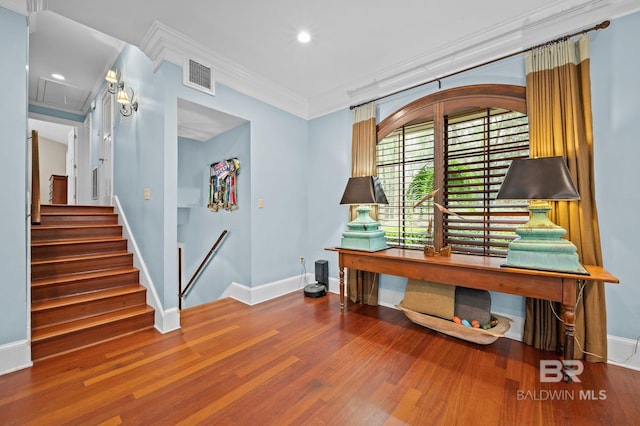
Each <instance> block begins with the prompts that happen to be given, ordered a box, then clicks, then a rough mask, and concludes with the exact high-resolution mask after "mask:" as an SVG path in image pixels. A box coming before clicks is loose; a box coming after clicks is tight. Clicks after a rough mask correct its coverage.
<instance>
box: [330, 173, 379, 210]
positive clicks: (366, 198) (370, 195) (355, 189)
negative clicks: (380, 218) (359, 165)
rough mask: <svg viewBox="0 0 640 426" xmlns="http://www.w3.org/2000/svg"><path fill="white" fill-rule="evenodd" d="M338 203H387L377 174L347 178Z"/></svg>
mask: <svg viewBox="0 0 640 426" xmlns="http://www.w3.org/2000/svg"><path fill="white" fill-rule="evenodd" d="M340 204H389V202H388V201H387V196H386V195H384V191H383V190H382V185H380V179H378V176H362V177H352V178H349V181H348V182H347V187H346V188H345V190H344V194H343V195H342V200H340Z"/></svg>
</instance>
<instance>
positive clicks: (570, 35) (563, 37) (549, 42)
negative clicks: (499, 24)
mask: <svg viewBox="0 0 640 426" xmlns="http://www.w3.org/2000/svg"><path fill="white" fill-rule="evenodd" d="M609 24H610V22H609V21H603V22H601V23H599V24H598V25H596V26H593V27H591V28H587V29H586V30H582V31H578V32H575V33H573V34H569V35H565V36H562V37H558V38H556V39H554V40H550V41H547V42H545V43H542V44H538V45H535V46H532V47H529V48H527V49H523V50H520V51H518V52H514V53H510V54H508V55H504V56H501V57H499V58H496V59H492V60H490V61H487V62H483V63H481V64H477V65H473V66H470V67H468V68H465V69H462V70H459V71H455V72H452V73H450V74H447V75H443V76H442V77H438V78H434V79H431V80H429V81H425V82H424V83H418V84H415V85H413V86H411V87H407V88H405V89H401V90H396V91H395V92H391V93H388V94H386V95H382V96H379V97H377V98H375V99H370V100H368V101H366V102H362V103H360V104H357V105H351V106H350V107H349V109H354V108H358V107H360V106H362V105H366V104H368V103H369V102H375V101H379V100H381V99H385V98H388V97H390V96H393V95H397V94H399V93H402V92H406V91H408V90H412V89H415V88H416V87H420V86H425V85H427V84H430V83H435V82H436V81H437V82H438V86H439V87H438V88H440V83H441V80H444V79H445V78H449V77H453V76H454V75H457V74H462V73H463V72H467V71H471V70H473V69H476V68H480V67H483V66H485V65H489V64H493V63H494V62H498V61H501V60H503V59H507V58H510V57H512V56H516V55H520V54H522V53H525V52H528V51H530V50H533V49H535V48H538V47H542V46H546V45H549V44H553V43H557V42H560V41H565V40H568V39H570V38H571V37H575V36H577V35H581V34H586V33H588V32H591V31H597V30H603V29H605V28H607V27H608V26H609Z"/></svg>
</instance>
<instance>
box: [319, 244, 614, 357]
mask: <svg viewBox="0 0 640 426" xmlns="http://www.w3.org/2000/svg"><path fill="white" fill-rule="evenodd" d="M326 250H329V251H335V252H338V267H339V273H340V311H342V312H344V308H345V300H344V268H351V269H355V270H359V271H368V272H378V273H381V274H387V275H397V276H401V277H407V278H414V279H419V280H426V281H433V282H438V283H443V284H451V285H459V286H463V287H470V288H477V289H480V290H491V291H497V292H501V293H509V294H516V295H519V296H526V297H534V298H537V299H546V300H551V301H553V302H560V303H561V304H562V306H563V308H564V309H563V310H564V334H565V337H566V339H565V345H564V359H573V332H574V327H575V305H576V297H577V295H576V290H577V286H578V285H579V284H583V283H586V282H592V281H603V282H607V283H616V284H617V283H619V280H618V279H617V278H616V277H614V276H613V275H611V274H610V273H609V272H607V271H605V270H604V269H603V268H602V267H600V266H591V265H584V267H585V268H586V269H587V271H589V275H580V274H571V273H564V272H544V271H536V270H532V269H518V268H503V267H501V266H500V264H501V263H503V262H504V259H502V258H497V257H486V256H472V255H464V254H452V255H451V257H442V256H435V257H426V256H425V255H424V253H423V252H422V251H421V250H406V249H398V248H390V249H386V250H382V251H377V252H373V253H372V252H366V251H358V250H349V249H343V248H339V247H338V248H328V249H326Z"/></svg>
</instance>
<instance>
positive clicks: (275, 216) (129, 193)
mask: <svg viewBox="0 0 640 426" xmlns="http://www.w3.org/2000/svg"><path fill="white" fill-rule="evenodd" d="M114 68H117V69H119V70H120V71H121V75H122V77H123V79H124V81H125V84H126V85H127V86H130V87H132V88H134V90H135V92H136V97H137V100H138V102H139V104H140V107H139V110H138V112H136V113H134V115H133V116H132V117H128V118H124V117H120V116H119V115H118V114H116V116H117V119H116V126H115V127H116V129H115V131H114V138H115V140H114V152H115V158H114V167H115V185H114V192H115V194H116V195H117V196H118V197H119V199H120V201H121V203H122V206H123V209H124V211H125V213H126V215H127V218H128V219H129V223H130V225H131V227H132V229H133V232H134V235H135V237H136V240H137V242H138V245H139V246H140V250H141V252H142V255H143V258H144V260H145V262H146V263H147V267H148V269H149V272H150V275H151V279H152V281H153V283H154V286H155V288H156V290H157V292H158V294H159V296H160V299H161V302H162V304H163V307H164V308H165V309H168V308H172V307H175V306H177V283H178V270H177V244H176V243H177V241H178V225H177V223H178V209H177V198H178V137H177V126H176V123H177V99H178V98H182V99H185V100H188V101H191V102H195V103H198V104H201V105H203V106H206V107H209V108H212V109H216V110H219V111H222V112H225V113H227V114H231V115H235V116H238V117H241V118H244V119H246V120H247V121H249V122H250V125H249V134H250V152H251V172H250V173H247V174H246V175H245V179H246V181H245V184H246V183H249V185H250V188H251V190H250V195H249V197H250V198H247V199H244V203H243V208H245V209H247V210H245V213H246V212H247V211H248V212H249V214H250V230H251V236H250V239H251V244H250V246H249V247H248V250H249V251H248V252H246V253H244V254H243V256H244V259H245V260H244V261H246V259H250V265H249V270H250V271H251V274H250V275H249V276H247V275H246V274H244V275H241V276H239V278H238V279H249V280H250V282H244V283H242V284H246V285H249V286H252V287H255V286H257V285H260V284H265V283H270V282H273V281H277V280H281V279H283V278H289V277H293V276H296V275H297V273H298V268H299V263H298V257H299V256H300V255H305V253H304V250H305V248H306V247H307V246H306V241H307V226H306V225H307V192H306V189H307V188H306V177H305V176H306V167H307V164H306V158H307V157H308V137H309V136H308V123H307V121H306V120H303V119H301V118H299V117H296V116H294V115H292V114H289V113H286V112H283V111H282V110H279V109H277V108H274V107H272V106H270V105H268V104H266V103H264V102H261V101H257V100H256V99H254V98H251V97H249V96H246V95H243V94H241V93H239V92H236V91H234V90H232V89H229V88H227V87H225V86H223V85H220V84H217V85H216V96H215V97H212V96H210V95H207V94H204V93H201V92H199V91H196V90H193V89H191V88H188V87H186V86H184V85H183V84H182V70H181V68H180V67H178V66H176V65H174V64H171V63H167V62H165V63H163V64H162V65H161V66H160V67H159V68H158V69H157V71H156V72H153V70H152V65H151V61H150V60H149V59H148V58H147V57H146V56H145V55H144V54H143V53H142V52H141V51H140V50H139V49H137V48H135V47H132V46H126V47H125V48H124V49H123V51H122V54H121V55H120V57H119V58H118V60H117V61H116V63H115V64H114ZM245 171H246V170H245ZM147 187H148V188H150V189H151V199H150V200H148V201H145V200H144V199H143V193H144V188H147ZM259 198H260V199H263V200H264V208H261V209H258V207H257V204H258V203H257V201H258V199H259ZM245 213H243V214H245ZM210 239H211V238H209V237H207V238H205V240H207V241H209V240H210ZM207 244H209V242H207ZM228 270H229V271H231V269H228ZM230 279H231V280H237V279H236V278H235V277H230ZM215 294H216V292H212V293H211V294H210V295H208V296H207V297H212V296H214V295H215ZM203 297H204V296H203ZM203 301H206V300H203Z"/></svg>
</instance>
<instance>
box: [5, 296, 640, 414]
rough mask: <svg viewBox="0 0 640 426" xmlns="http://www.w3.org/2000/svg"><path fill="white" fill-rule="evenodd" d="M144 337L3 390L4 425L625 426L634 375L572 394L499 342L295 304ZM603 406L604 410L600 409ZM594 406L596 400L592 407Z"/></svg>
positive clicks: (545, 355) (386, 315) (94, 350)
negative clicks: (484, 343)
mask: <svg viewBox="0 0 640 426" xmlns="http://www.w3.org/2000/svg"><path fill="white" fill-rule="evenodd" d="M181 322H182V328H181V329H180V330H177V331H174V332H171V333H167V334H165V335H161V334H159V333H158V332H156V331H154V330H147V331H142V332H139V333H136V334H133V335H130V336H126V337H123V338H119V339H116V340H113V341H110V342H106V343H102V344H99V345H97V346H94V347H91V348H88V349H84V350H81V351H77V352H74V353H71V354H68V355H63V356H59V357H54V358H50V359H46V360H42V361H39V362H37V363H35V365H34V367H32V368H30V369H26V370H21V371H18V372H14V373H10V374H7V375H4V376H0V424H2V425H14V424H15V425H27V424H33V425H63V424H65V425H66V424H70V425H118V424H125V425H192V424H206V425H234V424H236V425H254V424H260V425H403V424H409V425H432V424H443V425H452V424H460V425H466V424H473V425H483V424H487V425H514V424H519V425H521V424H541V425H542V424H544V425H551V424H579V425H589V424H612V425H618V424H632V423H634V422H637V421H638V419H640V404H638V402H637V401H638V395H639V394H640V372H637V371H632V370H629V369H624V368H621V367H616V366H613V365H606V364H585V371H584V372H583V373H582V374H581V375H580V376H579V377H580V379H581V383H568V384H567V383H541V382H540V377H539V361H540V360H541V359H558V358H557V356H556V354H554V353H549V352H543V351H538V350H535V349H532V348H531V347H528V346H525V345H523V344H521V343H519V342H516V341H513V340H509V339H506V338H503V339H499V340H498V341H497V342H495V343H493V344H491V345H488V346H478V345H474V344H471V343H467V342H463V341H460V340H457V339H454V338H450V337H447V336H444V335H441V334H438V333H435V332H433V331H431V330H428V329H425V328H422V327H420V326H417V325H414V324H412V323H411V322H410V321H409V320H407V319H406V318H405V317H404V315H403V314H402V313H401V312H399V311H396V310H393V309H389V308H384V307H371V306H357V305H350V309H349V312H347V313H346V314H340V312H339V307H338V296H337V295H334V294H331V295H329V296H327V297H324V298H319V299H308V298H304V297H303V296H302V294H301V293H300V292H296V293H293V294H290V295H287V296H283V297H280V298H278V299H275V300H272V301H269V302H265V303H262V304H259V305H256V306H253V307H249V306H246V305H244V304H242V303H240V302H237V301H234V300H232V299H223V300H220V301H217V302H214V303H211V304H208V305H204V306H200V307H197V308H192V309H188V310H184V311H182V319H181ZM603 397H604V398H606V399H604V398H603ZM596 398H597V399H596Z"/></svg>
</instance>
